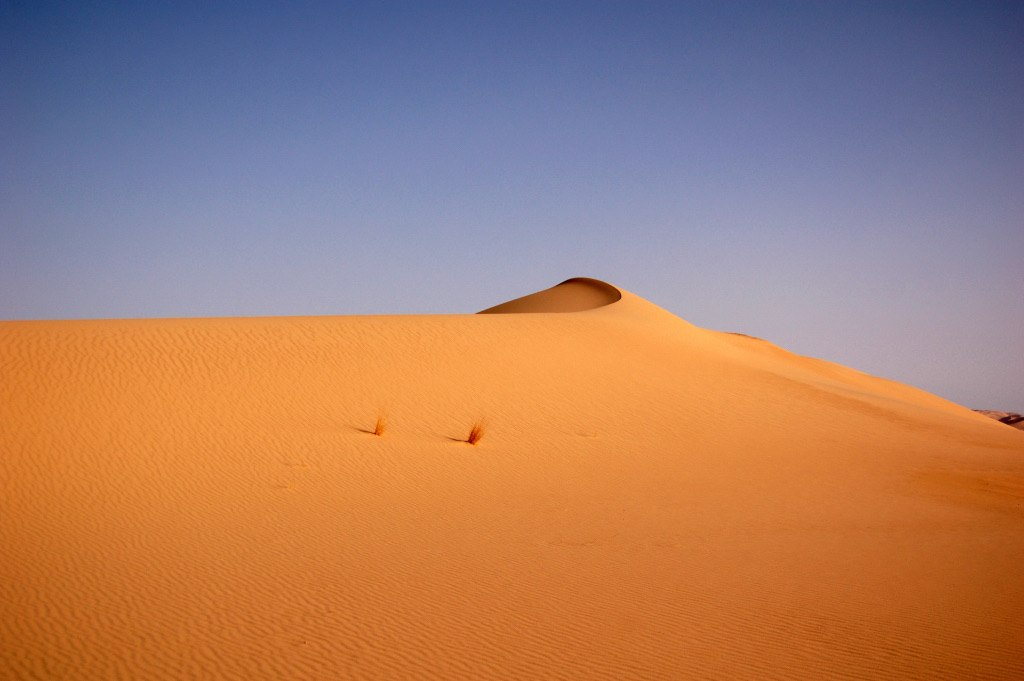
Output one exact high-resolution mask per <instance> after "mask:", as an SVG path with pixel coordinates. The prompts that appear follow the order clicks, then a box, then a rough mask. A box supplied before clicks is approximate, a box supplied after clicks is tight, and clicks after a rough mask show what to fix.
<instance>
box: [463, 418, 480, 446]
mask: <svg viewBox="0 0 1024 681" xmlns="http://www.w3.org/2000/svg"><path fill="white" fill-rule="evenodd" d="M483 436H484V422H483V419H479V420H477V421H476V423H474V424H473V427H472V428H470V429H469V437H467V438H466V442H468V443H469V444H471V445H475V444H476V443H477V442H480V438H482V437H483Z"/></svg>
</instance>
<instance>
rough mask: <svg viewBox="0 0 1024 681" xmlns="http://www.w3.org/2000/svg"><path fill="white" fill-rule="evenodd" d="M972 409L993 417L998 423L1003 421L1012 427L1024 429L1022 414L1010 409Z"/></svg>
mask: <svg viewBox="0 0 1024 681" xmlns="http://www.w3.org/2000/svg"><path fill="white" fill-rule="evenodd" d="M974 411H976V412H978V413H979V414H984V415H985V416H987V417H989V418H992V419H995V420H996V421H999V422H1000V423H1005V424H1006V425H1008V426H1010V427H1012V428H1017V429H1018V430H1024V416H1022V415H1020V414H1015V413H1013V412H1010V411H992V410H990V409H975V410H974Z"/></svg>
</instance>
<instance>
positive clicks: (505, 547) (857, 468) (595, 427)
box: [0, 279, 1024, 680]
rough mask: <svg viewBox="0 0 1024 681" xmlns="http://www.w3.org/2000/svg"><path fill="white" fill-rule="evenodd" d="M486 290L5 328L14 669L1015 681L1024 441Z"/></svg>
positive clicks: (915, 395) (812, 373) (177, 675)
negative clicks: (477, 295)
mask: <svg viewBox="0 0 1024 681" xmlns="http://www.w3.org/2000/svg"><path fill="white" fill-rule="evenodd" d="M486 312H489V313H492V314H482V315H440V316H400V317H335V318H332V317H325V318H274V319H185V320H130V321H72V322H4V323H0V444H2V460H0V476H2V479H0V483H2V498H0V547H2V560H0V608H2V610H0V670H2V674H0V676H3V677H4V678H15V679H22V678H24V679H32V678H47V679H49V678H61V679H110V678H138V679H212V678H225V679H284V678H288V679H396V678H408V679H456V678H458V679H517V680H520V679H666V680H667V679H684V678H709V679H762V678H786V679H821V678H847V679H940V678H944V679H961V678H988V679H1020V678H1024V620H1022V618H1021V617H1020V613H1021V612H1024V580H1022V579H1021V578H1020V575H1021V562H1022V558H1024V509H1022V503H1024V438H1021V436H1020V433H1019V432H1016V431H1014V430H1012V429H1010V428H1007V427H1006V426H1005V425H1003V424H1000V423H997V422H996V421H993V420H992V419H989V418H986V417H985V416H982V415H979V414H975V413H973V412H971V411H969V410H967V409H965V408H962V407H959V406H957V405H954V404H951V403H949V402H946V401H944V400H941V399H939V398H937V397H935V396H932V395H929V394H926V393H924V392H921V391H919V390H915V389H913V388H910V387H908V386H905V385H900V384H897V383H893V382H890V381H886V380H883V379H880V378H874V377H871V376H867V375H865V374H862V373H859V372H856V371H853V370H851V369H847V368H845V367H841V366H837V365H834V364H830V363H828V362H823V361H819V360H814V359H809V358H806V357H799V356H796V355H793V354H791V353H788V352H786V351H784V350H782V349H780V348H777V347H776V346H773V345H771V344H770V343H766V342H764V341H759V340H756V339H752V338H747V337H743V336H739V335H734V334H724V333H717V332H712V331H706V330H703V329H699V328H697V327H694V326H692V325H691V324H688V323H686V322H685V321H683V320H681V319H679V318H677V317H675V316H673V315H671V314H670V313H668V312H666V311H664V310H662V309H660V308H658V307H656V306H654V305H652V304H650V303H648V302H646V301H644V300H641V299H639V298H637V297H635V296H633V295H631V294H629V293H627V292H625V291H620V290H619V289H615V288H614V287H611V286H609V285H608V284H604V283H602V282H596V281H594V280H585V279H576V280H569V281H568V282H565V283H564V284H562V285H560V286H557V287H555V288H554V289H549V290H548V291H545V292H541V293H538V294H534V295H533V296H527V297H525V298H521V299H518V300H516V301H511V302H509V303H506V304H505V305H499V306H497V307H495V308H491V309H490V310H487V311H486ZM502 312H514V313H516V314H501V313H502ZM382 409H386V414H387V428H386V429H385V430H384V431H383V434H382V435H380V436H376V435H374V434H372V433H373V430H374V429H375V421H376V419H377V417H378V415H379V414H381V413H382ZM481 418H483V419H484V422H485V423H486V432H485V435H484V437H483V438H482V439H481V440H480V442H479V443H478V444H477V445H476V446H469V445H467V444H466V443H465V442H464V440H465V439H466V437H467V433H468V432H469V429H470V427H471V426H472V425H473V424H474V423H475V422H476V421H477V420H478V419H481Z"/></svg>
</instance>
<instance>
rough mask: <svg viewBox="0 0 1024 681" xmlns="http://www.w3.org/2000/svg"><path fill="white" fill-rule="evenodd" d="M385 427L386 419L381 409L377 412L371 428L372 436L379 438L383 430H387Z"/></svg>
mask: <svg viewBox="0 0 1024 681" xmlns="http://www.w3.org/2000/svg"><path fill="white" fill-rule="evenodd" d="M387 426H388V418H387V415H386V414H385V413H384V409H383V408H382V409H381V410H380V411H379V412H377V423H376V425H374V427H373V434H374V435H376V436H377V437H380V436H381V435H383V434H384V429H385V428H387Z"/></svg>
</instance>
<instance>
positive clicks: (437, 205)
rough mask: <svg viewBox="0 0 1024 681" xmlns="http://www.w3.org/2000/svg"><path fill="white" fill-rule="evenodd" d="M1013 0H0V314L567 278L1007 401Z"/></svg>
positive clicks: (1011, 387) (36, 315) (413, 306)
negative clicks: (731, 0)
mask: <svg viewBox="0 0 1024 681" xmlns="http://www.w3.org/2000/svg"><path fill="white" fill-rule="evenodd" d="M1022 159H1024V5H1022V4H1021V3H1019V2H987V3H973V2H942V1H936V2H892V3H886V2H844V3H828V2H797V1H787V2H757V3H744V2H736V3H723V2H692V3H689V2H677V3H647V2H518V3H480V2H475V3H470V2H467V3H365V4H363V3H329V2H289V3H264V2H244V3H242V2H238V3H234V2H222V3H187V2H186V3H181V2H178V3H171V2H167V3H148V2H118V3H108V2H89V3H70V2H10V1H8V0H0V319H5V320H12V319H72V318H130V317H208V316H281V315H352V314H435V313H468V312H475V311H477V310H480V309H483V308H486V307H490V306H492V305H495V304H498V303H500V302H503V301H505V300H509V299H511V298H516V297H518V296H521V295H525V294H527V293H531V292H534V291H537V290H540V289H543V288H547V287H549V286H552V285H554V284H556V283H558V282H560V281H562V280H564V279H567V278H570V277H574V276H588V277H595V278H598V279H602V280H604V281H607V282H609V283H611V284H614V285H617V286H621V287H622V288H625V289H627V290H629V291H631V292H633V293H635V294H637V295H639V296H641V297H643V298H646V299H647V300H649V301H651V302H653V303H655V304H657V305H660V306H661V307H664V308H666V309H667V310H669V311H671V312H673V313H674V314H677V315H679V316H680V317H682V318H684V319H686V320H688V321H690V322H692V323H694V324H696V325H698V326H702V327H706V328H712V329H718V330H724V331H740V332H743V333H747V334H751V335H755V336H759V337H762V338H765V339H767V340H770V341H772V342H774V343H776V344H778V345H780V346H782V347H784V348H786V349H788V350H792V351H794V352H798V353H801V354H807V355H812V356H815V357H820V358H823V359H827V360H830V361H834V362H839V363H841V364H845V365H847V366H851V367H853V368H856V369H859V370H862V371H866V372H868V373H871V374H875V375H880V376H884V377H886V378H892V379H895V380H898V381H902V382H905V383H909V384H911V385H914V386H917V387H920V388H923V389H925V390H928V391H930V392H934V393H936V394H938V395H941V396H942V397H946V398H948V399H951V400H954V401H956V402H959V403H961V404H964V405H966V406H970V407H975V408H990V409H998V410H1008V411H1018V412H1024V394H1022V391H1021V386H1022V385H1024V352H1022V349H1024V314H1022V313H1024V302H1022V301H1024V296H1022V293H1024V290H1022V289H1024V260H1022V254H1024V160H1022Z"/></svg>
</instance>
